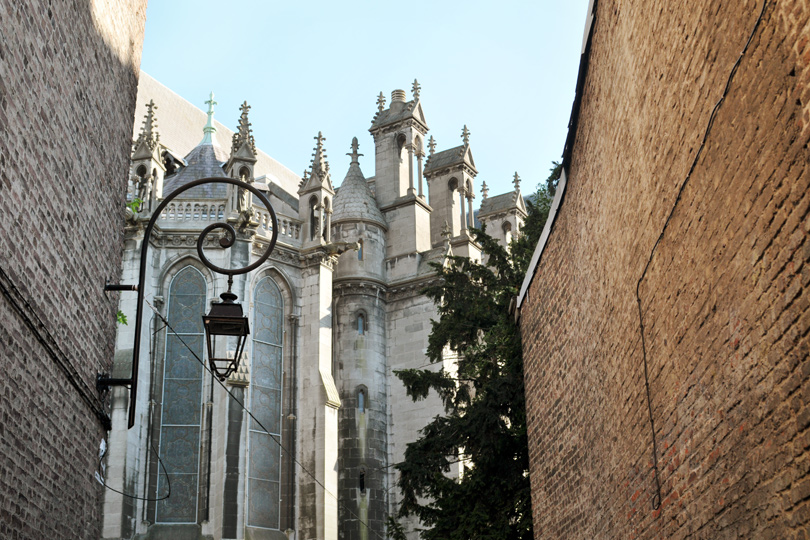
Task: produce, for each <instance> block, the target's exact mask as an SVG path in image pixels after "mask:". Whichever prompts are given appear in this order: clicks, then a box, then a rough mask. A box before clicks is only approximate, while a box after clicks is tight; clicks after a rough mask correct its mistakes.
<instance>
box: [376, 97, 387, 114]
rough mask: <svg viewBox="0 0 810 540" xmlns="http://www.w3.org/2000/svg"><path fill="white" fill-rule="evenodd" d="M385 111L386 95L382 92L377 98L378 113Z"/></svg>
mask: <svg viewBox="0 0 810 540" xmlns="http://www.w3.org/2000/svg"><path fill="white" fill-rule="evenodd" d="M384 110H385V94H383V93H382V92H380V95H379V96H377V112H383V111H384Z"/></svg>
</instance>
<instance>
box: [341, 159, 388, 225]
mask: <svg viewBox="0 0 810 540" xmlns="http://www.w3.org/2000/svg"><path fill="white" fill-rule="evenodd" d="M349 219H351V220H356V219H362V220H363V221H372V222H374V223H377V224H378V225H381V226H382V227H385V228H386V229H387V228H388V224H387V223H386V221H385V217H383V215H382V212H380V209H379V208H378V207H377V201H376V200H375V199H374V195H372V194H371V189H370V188H369V187H368V182H366V179H365V178H364V177H363V172H362V171H361V170H360V165H358V164H357V163H354V162H353V163H352V164H351V165H349V171H348V172H347V173H346V178H344V179H343V183H342V184H340V188H339V189H338V191H337V193H336V194H335V199H334V201H333V204H332V223H338V222H340V221H345V220H349Z"/></svg>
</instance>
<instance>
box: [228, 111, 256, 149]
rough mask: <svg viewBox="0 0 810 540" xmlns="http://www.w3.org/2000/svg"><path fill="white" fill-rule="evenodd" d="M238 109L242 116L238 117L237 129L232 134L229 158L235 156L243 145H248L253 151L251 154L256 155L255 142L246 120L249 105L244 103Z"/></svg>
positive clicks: (248, 122)
mask: <svg viewBox="0 0 810 540" xmlns="http://www.w3.org/2000/svg"><path fill="white" fill-rule="evenodd" d="M239 108H240V110H241V111H242V114H241V115H240V116H239V129H238V130H237V131H236V133H234V134H233V144H232V146H231V157H233V156H234V155H236V153H237V152H238V151H239V149H240V148H241V147H242V146H243V145H244V144H248V145H250V149H251V150H252V151H253V154H254V155H255V154H256V140H255V139H254V138H253V130H252V129H251V128H250V126H251V125H252V124H251V123H250V121H249V120H248V112H249V111H250V105H248V103H247V101H245V102H244V103H242V105H241V107H239Z"/></svg>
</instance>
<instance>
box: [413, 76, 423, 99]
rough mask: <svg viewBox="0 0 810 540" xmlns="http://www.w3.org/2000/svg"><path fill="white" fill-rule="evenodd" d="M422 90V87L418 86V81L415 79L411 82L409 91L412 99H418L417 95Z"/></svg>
mask: <svg viewBox="0 0 810 540" xmlns="http://www.w3.org/2000/svg"><path fill="white" fill-rule="evenodd" d="M421 90H422V87H421V86H420V85H419V81H417V80H416V79H414V80H413V85H412V86H411V91H412V92H413V99H414V100H416V99H419V94H420V92H421Z"/></svg>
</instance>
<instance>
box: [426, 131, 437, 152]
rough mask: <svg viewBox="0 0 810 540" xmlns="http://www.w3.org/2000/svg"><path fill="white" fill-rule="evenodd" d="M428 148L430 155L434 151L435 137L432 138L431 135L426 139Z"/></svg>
mask: <svg viewBox="0 0 810 540" xmlns="http://www.w3.org/2000/svg"><path fill="white" fill-rule="evenodd" d="M428 150H429V151H430V155H431V156H432V155H433V154H434V153H435V152H436V139H434V138H433V135H431V136H430V139H428Z"/></svg>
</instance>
